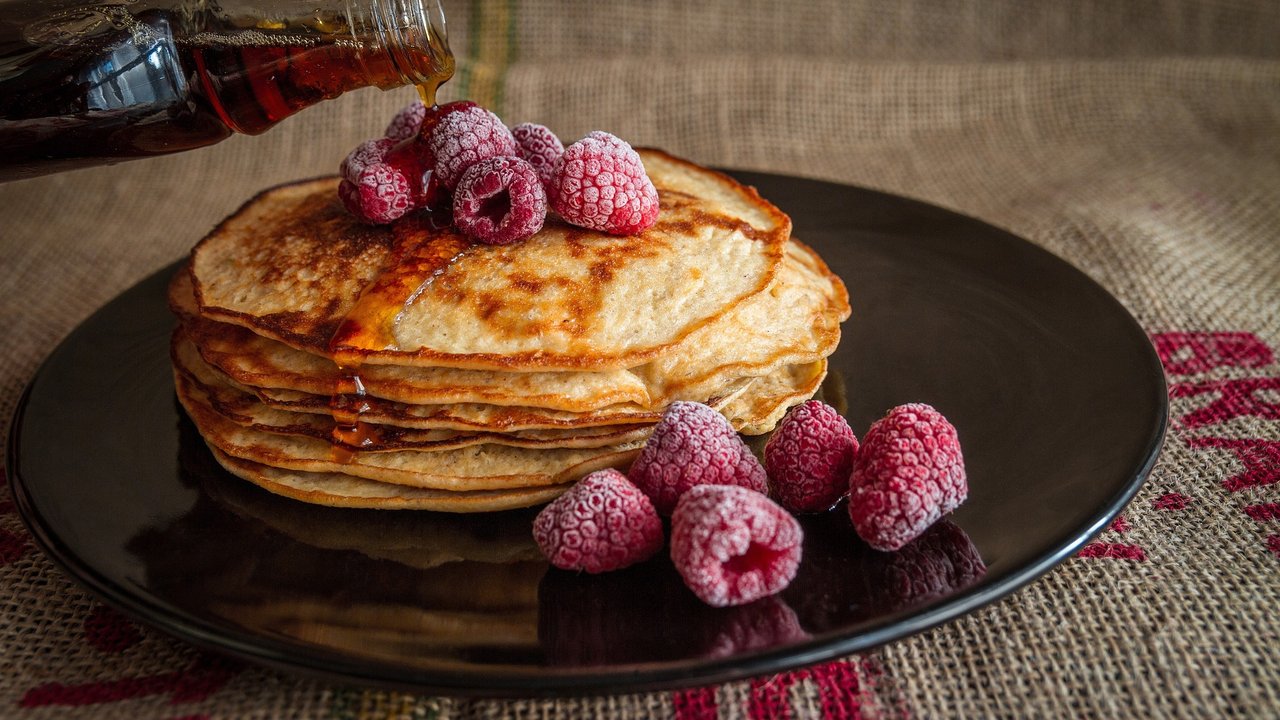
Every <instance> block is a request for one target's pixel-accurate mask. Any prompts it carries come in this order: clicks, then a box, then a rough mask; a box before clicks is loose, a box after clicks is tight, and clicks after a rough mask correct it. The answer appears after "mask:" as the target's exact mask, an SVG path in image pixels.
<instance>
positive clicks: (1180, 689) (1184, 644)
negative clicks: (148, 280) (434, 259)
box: [0, 0, 1280, 718]
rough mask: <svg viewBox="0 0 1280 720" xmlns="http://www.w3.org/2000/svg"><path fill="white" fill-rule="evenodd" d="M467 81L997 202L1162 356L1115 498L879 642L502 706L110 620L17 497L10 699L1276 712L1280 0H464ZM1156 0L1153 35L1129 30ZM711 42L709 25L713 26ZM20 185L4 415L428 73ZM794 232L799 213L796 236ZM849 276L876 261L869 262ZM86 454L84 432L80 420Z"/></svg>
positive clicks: (58, 706)
mask: <svg viewBox="0 0 1280 720" xmlns="http://www.w3.org/2000/svg"><path fill="white" fill-rule="evenodd" d="M446 4H447V6H448V7H447V11H448V12H449V17H450V27H451V32H452V39H453V44H454V48H455V50H456V51H457V52H458V54H459V57H460V60H461V62H460V67H461V69H462V71H461V72H460V74H459V76H458V78H457V79H456V80H455V82H453V83H450V85H449V86H447V88H446V93H445V94H446V97H448V98H454V97H470V98H472V99H475V100H477V101H480V102H481V103H483V104H486V105H488V106H490V107H493V108H494V109H496V110H497V111H498V112H499V113H500V114H501V115H502V116H503V118H504V119H506V120H507V121H508V122H509V123H512V124H514V123H517V122H523V121H536V122H542V123H544V124H546V125H548V126H549V127H551V128H552V129H553V130H555V131H556V132H557V133H558V134H560V135H561V137H563V138H566V139H573V138H576V137H579V136H581V135H582V134H584V133H585V132H586V131H588V130H592V129H597V128H600V129H606V130H610V131H611V132H614V133H616V134H618V135H620V136H622V137H624V138H627V139H628V140H630V141H632V142H633V143H634V144H638V145H654V146H661V147H663V148H666V149H668V150H670V151H672V152H675V153H678V154H682V155H685V156H687V157H690V158H692V159H694V160H696V161H699V162H702V163H706V164H714V165H720V166H725V167H737V168H744V169H755V170H763V171H770V172H778V173H788V174H795V175H802V176H809V177H818V178H823V179H828V180H836V181H841V182H848V183H853V184H858V185H863V186H867V187H872V188H876V189H880V190H885V191H888V192H892V193H897V194H901V195H906V196H910V197H915V198H919V199H922V200H925V201H927V202H931V203H934V204H937V205H941V206H944V207H947V208H950V209H953V210H957V211H959V212H962V213H965V214H968V215H972V216H974V217H977V218H980V219H982V220H984V221H986V222H988V223H991V224H993V225H996V226H998V227H1002V228H1005V229H1008V230H1010V231H1012V232H1014V233H1015V234H1017V235H1020V236H1022V237H1025V238H1028V239H1029V240H1031V241H1032V242H1034V243H1036V244H1038V245H1040V246H1042V247H1044V248H1046V249H1048V250H1050V251H1051V252H1053V253H1055V254H1057V255H1058V256H1060V257H1062V258H1064V259H1066V260H1067V261H1068V262H1070V263H1072V264H1073V265H1075V266H1076V267H1078V268H1080V269H1081V270H1083V271H1084V272H1085V273H1087V274H1088V275H1090V276H1091V277H1093V278H1094V279H1095V280H1097V281H1098V282H1099V283H1101V284H1102V285H1103V286H1104V287H1105V288H1106V289H1107V290H1108V291H1110V292H1111V293H1112V294H1113V295H1115V296H1116V297H1117V298H1118V299H1119V300H1120V301H1121V302H1122V303H1123V304H1124V305H1125V306H1126V308H1128V310H1129V311H1130V312H1131V313H1132V314H1133V315H1134V317H1135V318H1137V320H1138V321H1139V323H1140V324H1141V325H1142V327H1143V328H1144V330H1146V331H1147V333H1148V334H1149V336H1150V337H1151V339H1152V341H1153V343H1154V345H1155V347H1156V350H1157V352H1158V353H1159V355H1160V357H1161V360H1162V362H1163V363H1164V366H1165V372H1166V378H1167V382H1168V387H1169V393H1170V420H1171V426H1170V430H1169V434H1168V436H1167V439H1166V444H1165V450H1164V453H1163V455H1162V457H1161V459H1160V461H1159V462H1158V463H1157V465H1156V468H1155V470H1154V472H1153V474H1152V476H1151V478H1150V479H1149V481H1148V482H1147V484H1146V485H1145V486H1144V488H1143V489H1142V490H1141V491H1140V492H1139V494H1138V495H1137V497H1136V498H1135V499H1134V500H1133V501H1132V503H1130V505H1129V506H1128V508H1127V509H1126V510H1125V511H1124V513H1123V514H1122V515H1121V517H1120V518H1119V519H1118V520H1117V521H1116V522H1115V523H1114V524H1113V525H1112V526H1111V527H1110V528H1108V529H1107V530H1105V531H1104V532H1103V533H1102V534H1101V535H1100V536H1099V537H1098V538H1097V539H1096V540H1095V541H1093V542H1092V543H1090V544H1089V545H1087V546H1086V547H1085V548H1084V549H1083V550H1082V551H1081V552H1080V553H1079V554H1078V555H1077V556H1076V557H1074V558H1072V559H1070V560H1068V561H1066V562H1065V563H1064V564H1063V565H1061V566H1060V567H1058V568H1057V569H1056V570H1054V571H1053V572H1051V573H1049V574H1048V575H1046V576H1045V577H1043V578H1041V579H1040V580H1038V581H1036V582H1034V583H1033V584H1031V585H1030V586H1028V587H1027V588H1025V589H1023V590H1022V591H1020V592H1018V593H1015V594H1014V595H1013V596H1012V597H1010V598H1008V599H1006V600H1004V601H1001V602H999V603H997V604H994V605H992V606H989V607H987V608H985V609H983V610H981V611H979V612H977V613H974V614H972V615H970V616H967V617H965V618H963V619H961V620H958V621H956V622H953V623H950V624H947V625H944V626H942V627H939V628H936V629H934V630H931V631H928V632H925V633H923V634H920V635H917V636H913V637H911V638H907V639H904V640H901V641H898V642H895V643H892V644H890V645H888V646H885V647H882V648H879V649H876V650H873V651H870V652H867V653H865V654H862V655H858V656H854V657H849V658H843V659H840V660H837V661H833V662H829V663H825V664H821V665H818V666H814V667H808V668H804V669H800V670H797V671H793V672H789V673H784V674H781V675H776V676H771V677H761V678H756V679H752V680H744V681H739V682H732V683H728V684H725V685H720V686H714V687H705V688H695V689H692V690H682V691H676V692H656V693H644V694H635V695H620V696H602V697H582V698H567V699H559V700H535V699H529V700H496V699H495V700H485V699H459V698H449V697H426V696H418V695H412V694H404V693H396V692H388V691H382V690H375V689H368V688H363V687H358V686H346V685H338V684H329V683H324V682H320V681H315V680H310V679H306V678H301V677H297V676H294V675H290V674H287V673H280V672H275V671H271V670H266V669H262V668H258V667H251V666H242V665H238V664H235V663H231V662H227V661H225V660H222V659H220V658H217V657H214V656H211V655H208V654H205V653H202V652H200V651H199V650H197V649H195V648H193V647H191V646H188V645H186V644H183V643H181V642H178V641H175V640H172V639H169V638H167V637H165V636H164V635H162V634H160V633H158V632H155V631H153V630H151V629H148V628H145V627H139V626H137V625H135V624H134V623H132V622H130V621H129V620H127V619H125V618H122V617H120V616H119V615H118V614H116V613H115V612H114V611H112V610H111V609H109V608H107V607H105V606H103V605H101V604H99V603H98V602H97V601H95V600H94V599H93V598H92V597H90V596H88V595H86V594H85V593H84V592H83V591H82V590H81V589H80V588H79V587H78V586H76V585H75V584H74V583H73V582H72V581H70V580H69V579H68V578H67V577H66V576H64V575H63V574H62V573H61V572H60V571H58V570H57V569H56V568H55V567H53V565H52V564H51V563H50V562H49V560H47V559H46V558H45V557H44V556H43V555H42V554H41V553H40V552H39V551H38V550H36V549H35V548H34V547H33V546H32V543H31V540H30V538H29V537H28V536H27V535H26V533H25V530H24V529H23V528H22V526H21V523H20V522H19V520H18V518H17V517H16V515H15V514H14V511H13V506H12V503H10V502H7V501H8V499H9V498H8V491H7V490H4V491H2V492H3V496H2V497H0V586H2V587H3V588H4V593H3V597H4V598H5V599H4V601H3V602H0V667H2V668H3V670H2V671H0V707H3V708H7V709H5V710H3V711H0V715H5V716H14V717H27V716H30V717H94V718H97V717H128V718H152V717H154V718H197V717H199V718H215V717H218V718H220V717H228V718H238V717H299V718H303V717H307V718H310V717H340V718H345V717H352V718H355V717H360V718H363V717H414V718H417V717H480V716H483V717H517V716H519V717H524V716H535V715H536V716H544V715H565V716H578V715H595V716H600V715H604V716H610V717H652V716H672V715H674V716H677V717H715V716H719V717H773V716H776V715H778V714H779V713H780V712H782V711H783V710H784V709H789V710H790V711H791V712H792V714H793V715H796V716H801V717H813V716H818V717H852V716H864V715H881V716H923V717H939V716H951V715H968V716H977V717H988V716H1061V717H1080V716H1119V715H1124V716H1162V717H1173V716H1189V717H1204V716H1221V715H1226V714H1228V713H1231V712H1234V713H1237V714H1241V715H1247V716H1258V717H1263V716H1273V715H1275V714H1276V713H1277V712H1280V656H1278V655H1277V653H1275V652H1274V648H1275V645H1276V640H1277V634H1278V632H1277V631H1278V629H1280V622H1277V620H1276V614H1275V612H1274V608H1275V607H1276V604H1277V600H1280V485H1278V483H1280V202H1278V201H1277V200H1276V198H1277V197H1278V196H1280V47H1277V46H1276V44H1275V43H1274V41H1273V38H1274V37H1275V35H1276V31H1277V30H1280V9H1278V8H1277V7H1276V6H1275V5H1274V4H1273V3H1266V2H1257V3H1231V4H1226V3H1223V4H1218V3H1210V2H1190V1H1189V0H1182V1H1178V2H1174V1H1172V0H1170V1H1168V2H1163V3H1151V4H1149V5H1150V6H1149V7H1148V6H1144V8H1143V11H1142V12H1141V13H1137V12H1136V11H1134V10H1132V9H1125V7H1127V6H1125V7H1121V6H1119V5H1116V4H1112V3H1101V2H1096V3H1094V2H1090V3H1065V4H1055V6H1054V7H1037V8H1027V7H1025V6H1024V4H1022V3H1015V2H976V1H974V2H957V3H953V4H950V5H948V6H947V8H946V9H945V10H944V9H940V8H938V7H937V6H936V4H934V3H928V2H924V1H923V0H917V1H914V2H897V3H888V2H870V3H865V4H860V5H857V6H856V7H845V4H844V3H837V2H831V3H825V4H824V3H814V4H812V5H806V7H804V8H800V9H794V8H793V9H790V10H789V11H788V12H785V13H784V12H781V11H780V10H779V9H778V8H777V7H775V5H776V4H768V3H763V2H759V3H745V4H741V5H739V4H735V6H734V12H727V11H725V9H724V8H721V7H719V6H718V5H717V4H716V3H708V4H700V5H698V6H697V7H691V6H689V5H687V4H685V3H680V2H676V1H675V0H670V1H668V2H653V3H645V4H643V5H641V4H618V5H617V6H610V7H601V8H593V13H594V14H593V17H592V22H591V23H588V24H585V25H584V24H583V23H570V22H566V21H565V18H567V17H572V16H573V13H574V9H573V8H572V7H570V8H565V7H561V5H568V3H555V2H543V3H514V2H510V1H508V2H477V3H473V4H466V3H457V4H453V3H446ZM1139 26H1140V27H1141V28H1142V31H1141V32H1138V31H1136V30H1135V29H1134V28H1136V27H1139ZM710 39H713V41H709V40H710ZM413 97H414V94H413V93H412V92H411V91H409V90H397V91H393V92H386V93H383V92H378V91H375V90H368V91H358V92H355V93H350V94H348V95H346V96H343V97H342V98H340V99H338V100H335V101H330V102H327V103H324V104H322V105H320V106H317V107H315V108H312V109H310V110H307V111H304V112H303V113H301V114H300V115H299V116H297V117H295V118H292V119H290V120H288V121H286V122H284V123H283V124H282V125H281V126H280V127H278V128H276V129H274V130H272V131H270V132H268V133H266V134H264V135H262V136H258V137H236V138H233V139H231V140H228V141H226V142H224V143H223V144H221V145H219V146H216V147H213V148H208V149H205V150H198V151H193V152H188V153H184V154H182V155H178V156H172V157H166V158H159V159H154V160H147V161H141V162H134V163H127V164H124V165H119V166H115V167H110V168H99V169H94V170H86V171H77V172H72V173H63V174H60V175H55V176H49V177H45V178H39V179H34V180H28V181H23V182H19V183H10V184H7V185H0V267H3V268H4V269H5V272H4V273H3V274H0V323H3V327H5V328H6V329H7V333H6V338H5V343H4V344H3V345H2V346H0V418H3V419H0V430H5V432H4V435H5V436H6V437H7V425H8V422H9V417H10V415H11V413H12V411H13V408H14V407H15V404H16V402H17V400H18V398H19V396H20V394H21V392H22V388H23V387H24V386H25V384H26V383H27V381H28V380H29V379H30V377H31V375H32V374H33V373H34V372H35V369H36V368H37V366H38V365H39V363H40V362H41V360H42V359H43V358H44V357H45V356H46V355H47V354H48V353H49V352H50V351H51V350H52V349H53V347H54V346H56V344H57V343H58V341H59V340H60V339H61V338H62V337H64V336H65V335H66V334H67V333H68V332H70V331H71V329H72V328H74V327H75V326H76V325H77V324H78V323H79V322H81V321H82V320H83V319H84V318H86V317H87V316H88V315H89V314H90V313H92V312H93V311H94V310H95V309H96V308H98V307H99V306H101V305H102V304H103V303H105V302H106V301H108V300H109V299H110V298H112V297H114V296H115V295H116V294H118V293H119V292H121V291H122V290H123V289H125V288H127V287H129V286H130V285H132V284H133V283H134V282H136V281H137V280H138V279H140V278H142V277H145V276H146V275H147V274H149V273H151V272H153V271H154V270H156V269H158V268H160V267H162V266H164V265H165V264H167V263H168V262H171V261H172V260H173V259H175V258H177V257H179V256H181V255H182V254H183V253H184V252H186V250H188V249H189V248H190V246H191V245H192V244H193V243H194V242H196V241H197V240H198V239H199V238H200V237H201V236H202V235H203V234H204V233H205V232H207V231H208V230H209V229H210V228H212V227H213V225H214V224H215V223H216V222H217V221H218V220H219V219H220V218H222V217H223V216H225V215H226V214H227V213H229V212H231V211H232V210H234V209H235V207H236V206H237V205H239V203H240V202H242V201H243V200H244V199H246V198H247V197H249V196H250V195H252V194H253V193H254V192H256V191H257V190H258V189H260V188H262V187H265V186H267V185H271V184H274V183H278V182H283V181H287V180H290V179H295V178H301V177H308V176H314V175H318V174H324V173H328V172H332V171H333V170H334V169H335V168H336V165H337V163H338V161H339V160H341V158H342V156H343V155H344V154H345V153H346V151H347V150H348V149H349V148H350V147H352V146H354V145H355V144H356V143H357V142H359V141H360V140H361V139H363V138H365V137H369V136H373V135H376V134H378V133H380V132H381V130H382V128H383V126H384V125H385V123H386V122H387V120H388V119H389V118H390V116H391V114H392V113H393V112H394V111H395V110H396V109H397V108H399V107H400V106H402V105H403V104H405V103H407V102H409V101H411V100H412V99H413ZM802 239H803V238H802ZM850 290H851V294H852V296H853V297H854V300H855V303H854V304H855V311H854V312H855V315H856V313H857V312H858V311H859V310H858V308H857V304H856V299H857V288H850ZM68 452H74V448H68Z"/></svg>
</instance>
